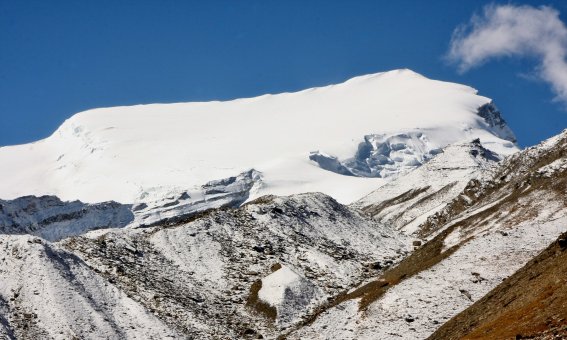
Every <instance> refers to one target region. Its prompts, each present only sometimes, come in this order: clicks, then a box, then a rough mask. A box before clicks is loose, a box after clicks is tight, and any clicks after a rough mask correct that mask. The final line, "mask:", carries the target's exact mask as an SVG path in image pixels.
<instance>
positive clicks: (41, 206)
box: [0, 196, 134, 241]
mask: <svg viewBox="0 0 567 340" xmlns="http://www.w3.org/2000/svg"><path fill="white" fill-rule="evenodd" d="M133 220H134V214H133V213H132V212H131V211H130V205H124V204H120V203H116V202H104V203H98V204H86V203H82V202H80V201H73V202H62V201H61V200H60V199H59V198H57V197H55V196H41V197H35V196H24V197H20V198H17V199H15V200H0V233H1V234H31V235H36V236H40V237H42V238H44V239H46V240H49V241H57V240H60V239H62V238H65V237H69V236H74V235H81V234H84V233H86V232H87V231H89V230H95V229H103V228H122V227H124V226H126V225H128V224H129V223H130V222H132V221H133Z"/></svg>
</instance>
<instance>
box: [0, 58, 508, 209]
mask: <svg viewBox="0 0 567 340" xmlns="http://www.w3.org/2000/svg"><path fill="white" fill-rule="evenodd" d="M475 138H479V139H480V140H481V141H482V144H483V145H484V146H485V147H486V148H488V149H490V150H492V151H494V152H496V153H497V154H500V155H508V154H511V153H514V152H516V151H517V150H518V148H517V146H516V144H515V137H514V135H513V133H512V132H511V130H509V128H508V127H507V126H506V124H505V122H504V121H503V120H502V118H501V117H500V113H499V112H498V110H497V109H496V107H495V106H493V104H492V101H491V100H490V99H489V98H486V97H483V96H479V95H477V91H476V90H475V89H473V88H471V87H468V86H464V85H459V84H454V83H448V82H442V81H436V80H431V79H428V78H425V77H423V76H421V75H419V74H417V73H415V72H413V71H410V70H407V69H403V70H395V71H389V72H382V73H377V74H371V75H366V76H360V77H356V78H353V79H350V80H348V81H346V82H344V83H342V84H338V85H329V86H325V87H319V88H312V89H307V90H304V91H299V92H295V93H282V94H276V95H263V96H259V97H255V98H246V99H236V100H231V101H223V102H220V101H213V102H194V103H176V104H152V105H136V106H129V107H112V108H101V109H93V110H88V111H84V112H80V113H78V114H76V115H74V116H72V117H71V118H69V119H68V120H66V121H65V122H64V123H63V124H62V125H61V127H59V128H58V129H57V130H56V131H55V132H54V133H53V134H52V135H51V136H50V137H48V138H46V139H43V140H40V141H37V142H34V143H30V144H25V145H16V146H5V147H2V148H0V164H2V167H0V198H1V199H15V198H17V197H20V196H24V195H35V196H42V195H55V196H57V197H59V198H60V199H62V200H81V201H82V202H86V203H96V202H103V201H115V202H120V203H123V204H141V203H148V202H155V201H157V200H162V199H163V198H165V197H174V196H176V195H181V194H182V193H183V192H196V191H202V186H203V185H205V184H206V183H211V182H214V181H218V180H221V179H226V178H231V177H236V176H239V174H243V173H246V172H248V171H255V172H257V173H258V176H257V177H256V178H261V181H260V180H258V181H254V185H252V186H251V187H249V186H246V185H245V187H246V192H245V193H244V194H243V195H241V196H242V197H243V198H244V199H245V200H253V199H255V198H257V197H260V196H263V195H267V194H274V195H291V194H297V193H303V192H322V193H325V194H328V195H330V196H332V197H334V198H335V199H337V200H338V201H339V202H341V203H344V204H349V203H352V202H354V201H355V200H357V199H359V198H361V197H363V196H364V195H366V194H368V193H370V192H372V191H373V190H375V189H377V188H378V187H381V186H382V185H384V184H385V183H387V182H388V181H390V180H391V179H393V178H395V177H397V176H398V175H400V174H403V173H406V172H409V171H411V170H413V169H414V168H416V167H418V166H420V165H421V164H423V163H425V162H427V161H428V160H429V159H431V158H432V157H433V156H434V155H435V153H436V152H438V150H440V149H442V148H443V147H445V146H447V145H449V144H453V143H456V142H459V141H471V140H473V139H475ZM333 162H334V163H333ZM329 170H330V171H329ZM221 191H222V190H221ZM205 202H206V200H205ZM205 205H206V204H205Z"/></svg>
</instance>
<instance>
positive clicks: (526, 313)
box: [430, 234, 567, 339]
mask: <svg viewBox="0 0 567 340" xmlns="http://www.w3.org/2000/svg"><path fill="white" fill-rule="evenodd" d="M566 272H567V234H563V235H561V236H560V237H559V238H558V239H557V240H556V241H555V242H553V243H552V244H551V245H550V246H549V247H547V248H546V249H545V250H544V251H543V252H542V253H540V254H539V255H538V256H536V257H535V258H533V259H532V260H531V261H530V262H529V263H528V264H526V265H525V266H524V267H523V268H521V269H520V270H518V271H517V272H516V273H514V275H512V276H510V277H509V278H507V279H506V280H505V281H504V282H502V283H501V284H500V285H498V287H496V288H495V289H493V290H492V291H490V293H488V294H487V295H486V296H485V297H483V298H482V299H480V300H479V301H478V302H476V303H475V304H474V305H472V306H471V307H469V308H467V309H466V310H465V311H463V312H461V313H460V314H459V315H457V316H456V317H454V318H452V319H451V320H449V321H448V322H447V323H445V324H444V325H443V326H441V328H439V329H438V330H437V331H436V332H435V333H433V335H431V337H430V339H462V338H465V339H505V338H506V339H508V338H516V339H564V338H565V337H567V277H566V276H565V273H566Z"/></svg>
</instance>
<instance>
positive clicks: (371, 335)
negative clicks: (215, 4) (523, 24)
mask: <svg viewBox="0 0 567 340" xmlns="http://www.w3.org/2000/svg"><path fill="white" fill-rule="evenodd" d="M0 162H1V163H2V165H3V167H0V175H1V176H0V198H2V199H0V338H2V337H3V338H8V339H31V338H33V339H36V338H37V339H39V338H41V339H69V338H79V339H83V338H84V339H91V338H92V339H98V338H107V339H141V338H143V339H164V338H171V339H185V338H199V339H218V338H228V339H258V338H267V339H276V338H288V339H331V338H332V339H335V338H340V339H390V338H400V339H425V338H427V337H431V338H432V339H453V338H458V337H459V336H461V335H463V334H476V335H478V334H481V332H484V333H482V334H491V335H493V338H494V337H496V335H495V334H504V333H503V332H505V334H508V335H509V334H525V335H529V336H535V337H536V338H537V337H538V336H539V337H543V336H544V335H545V336H547V335H546V334H547V333H549V331H550V330H551V331H553V332H563V330H564V329H566V328H565V327H566V324H565V318H561V317H562V315H563V314H561V313H563V312H562V311H559V312H558V310H560V307H561V306H562V305H563V304H564V301H565V300H566V299H565V298H564V297H565V296H567V294H565V292H564V290H565V289H564V288H563V287H565V284H564V279H563V276H561V275H562V273H563V271H564V270H562V269H561V268H562V267H561V266H563V264H562V262H561V260H562V259H563V258H564V257H565V255H564V254H563V253H562V252H563V251H564V250H565V249H567V246H566V244H567V243H566V241H565V235H564V234H563V236H560V235H562V233H565V232H566V231H567V228H566V227H565V226H566V225H567V210H566V209H565V207H566V200H565V197H566V196H565V193H566V192H567V180H566V179H567V176H566V173H567V131H564V132H563V133H562V134H560V135H558V136H556V137H553V138H551V139H549V140H547V141H545V142H543V143H541V144H540V145H538V146H535V147H531V148H528V149H526V150H522V151H519V150H518V148H517V147H516V145H515V136H514V134H513V132H512V131H511V130H510V128H509V127H508V126H507V125H506V123H505V121H504V120H503V118H502V117H501V115H500V112H499V111H498V109H497V108H496V106H495V105H494V104H493V103H492V102H491V101H490V100H489V99H488V98H485V97H481V96H478V95H476V94H475V91H474V90H473V89H471V88H469V87H466V86H462V85H457V84H451V83H444V82H439V81H433V80H429V79H427V78H424V77H422V76H420V75H417V74H415V73H413V72H411V71H408V70H398V71H392V72H386V73H380V74H375V75H370V76H363V77H358V78H354V79H351V80H349V81H347V82H345V83H343V84H339V85H334V86H328V87H324V88H317V89H311V90H306V91H301V92H297V93H288V94H280V95H268V96H262V97H258V98H250V99H240V100H235V101H230V102H212V103H187V104H169V105H161V104H160V105H146V106H135V107H121V108H111V109H99V110H92V111H87V112H83V113H80V114H77V115H76V116H74V117H72V118H71V119H69V120H68V121H66V122H65V123H64V124H63V125H62V126H61V127H60V128H59V129H58V130H57V131H56V132H55V133H54V134H53V135H52V136H51V137H49V138H47V139H45V140H42V141H39V142H36V143H32V144H28V145H20V146H11V147H4V148H0ZM310 191H321V192H310ZM44 194H45V195H44ZM266 194H269V195H266ZM274 194H278V195H279V196H278V195H274ZM284 194H286V195H287V194H291V195H288V196H283V195H284ZM34 195H35V196H34ZM42 195H43V196H42ZM54 195H56V196H54ZM71 199H73V200H71ZM78 199H80V200H82V201H79V200H78ZM558 237H559V239H558ZM556 239H557V241H555V240H556ZM550 243H551V244H552V246H550V247H549V248H548V249H547V250H546V251H545V252H544V253H542V254H543V255H539V256H538V257H536V256H537V254H538V253H539V252H541V251H542V250H544V249H545V248H546V247H548V246H549V245H550ZM534 257H535V260H533V261H530V260H532V259H534ZM540 260H541V261H542V262H541V263H542V264H539V263H538V261H540ZM526 263H527V267H525V268H523V269H522V266H523V265H524V264H526ZM514 273H515V274H514ZM507 277H509V278H508V279H507ZM548 277H549V278H551V279H553V280H554V282H553V284H552V285H549V284H547V283H546V278H548ZM501 283H502V284H501ZM526 287H527V288H526ZM522 289H532V291H530V294H525V296H524V297H522V298H520V299H516V296H518V294H519V293H518V292H519V291H521V290H522ZM539 292H543V293H545V296H546V299H547V300H546V301H549V303H550V306H551V307H545V308H543V307H542V308H543V309H542V310H543V312H542V314H541V315H546V317H547V319H546V320H540V319H541V318H539V316H538V315H539V312H529V313H528V312H525V311H527V310H528V309H530V308H535V307H534V306H536V307H537V305H535V304H533V303H532V302H533V301H536V300H537V299H538V298H539V296H540V295H538V294H540V293H539ZM543 293H542V294H543ZM550 297H552V298H550ZM511 300H514V301H512V302H511ZM476 301H479V303H477V304H475V302H476ZM487 305H488V306H493V307H491V308H497V309H498V310H496V311H494V310H491V312H490V313H489V314H488V316H489V317H488V318H485V317H484V316H483V312H482V308H484V307H483V306H487ZM479 306H480V307H479ZM557 306H559V307H557ZM538 308H539V307H538ZM558 308H559V309H558ZM500 311H502V313H504V314H501V313H500ZM518 311H522V313H523V315H527V317H529V318H530V319H529V320H530V322H527V321H526V322H523V323H515V322H507V323H504V326H505V327H503V328H498V327H495V325H499V324H501V322H500V321H501V320H502V319H501V317H500V316H501V315H505V317H509V316H510V315H515V314H517V313H518ZM524 312H525V313H524ZM452 318H454V319H452ZM451 319H452V320H453V321H449V320H451ZM506 320H508V319H506ZM549 320H551V321H549ZM532 324H534V325H535V324H537V329H531V328H530V325H532ZM443 325H445V326H443ZM546 325H548V326H546ZM549 325H551V326H552V328H549V327H551V326H549ZM546 327H548V328H549V329H546ZM490 332H492V333H490ZM538 332H539V333H538ZM546 332H547V333H546ZM557 334H563V333H557Z"/></svg>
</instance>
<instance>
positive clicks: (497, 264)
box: [289, 131, 567, 339]
mask: <svg viewBox="0 0 567 340" xmlns="http://www.w3.org/2000/svg"><path fill="white" fill-rule="evenodd" d="M566 172H567V131H564V132H563V133H562V134H560V135H558V136H556V137H554V138H551V139H549V140H547V141H545V142H543V143H541V144H540V145H538V146H535V147H531V148H529V149H527V150H524V151H522V152H520V153H517V154H515V155H513V156H511V157H510V158H508V159H506V160H504V162H503V163H502V164H501V165H500V166H499V167H498V168H496V169H494V171H493V172H492V175H491V176H490V177H488V178H481V179H473V180H471V181H470V182H469V184H468V185H467V186H466V187H465V189H464V190H463V191H462V192H461V194H459V195H458V196H457V197H455V198H454V199H453V200H452V201H451V202H449V203H447V204H446V206H445V207H444V208H443V209H441V210H440V211H438V212H436V213H434V214H433V215H431V216H429V217H428V218H427V219H426V220H425V221H424V222H423V223H422V224H421V225H420V226H418V228H417V230H420V231H421V232H422V233H424V234H426V235H428V239H430V241H428V242H427V243H425V244H424V245H423V246H422V247H420V248H418V249H417V250H416V251H415V252H414V253H413V254H411V255H410V256H409V257H407V258H406V259H404V260H403V261H402V262H400V264H398V265H397V266H396V267H394V268H391V269H389V270H388V271H386V272H385V273H384V274H383V275H382V276H379V277H378V278H377V279H376V280H375V281H373V282H369V283H367V284H364V285H362V286H360V287H358V288H357V289H356V290H353V291H352V293H351V294H349V296H348V297H347V298H346V299H344V298H343V299H341V300H340V301H339V302H340V303H338V304H332V305H331V306H332V308H329V309H327V310H325V311H324V312H323V313H321V314H320V315H319V316H318V317H317V318H314V319H312V320H310V322H309V323H308V324H307V325H306V327H301V328H298V329H297V330H294V331H293V332H292V333H291V334H290V336H289V337H290V338H313V339H322V338H325V337H330V336H334V337H340V338H344V339H375V338H391V337H396V338H406V339H415V338H426V337H428V336H429V335H431V334H432V333H433V332H434V331H435V330H436V329H437V328H438V327H439V326H440V325H441V324H443V323H444V322H445V321H447V320H449V319H450V318H452V317H454V316H455V315H457V314H458V313H459V312H460V311H462V310H464V309H466V308H467V307H468V306H470V305H471V304H472V303H473V302H474V301H476V300H478V299H480V298H482V297H483V296H484V295H485V294H487V293H488V292H489V291H490V290H491V289H493V288H494V287H496V286H497V285H498V284H499V283H501V282H502V280H504V279H505V278H506V277H508V276H509V275H512V274H513V273H514V272H515V271H516V270H518V269H520V268H521V267H522V266H523V265H524V264H525V263H527V262H528V261H529V260H531V259H532V258H533V257H534V256H536V255H537V254H538V253H539V252H541V251H542V250H543V249H544V248H545V247H546V246H547V245H548V244H549V243H550V242H552V241H553V240H554V239H555V238H557V237H558V236H559V235H560V234H561V233H563V232H565V231H567V227H566V226H567V209H566V207H567V200H566V199H565V197H566V196H565V193H566V192H567V175H566Z"/></svg>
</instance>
